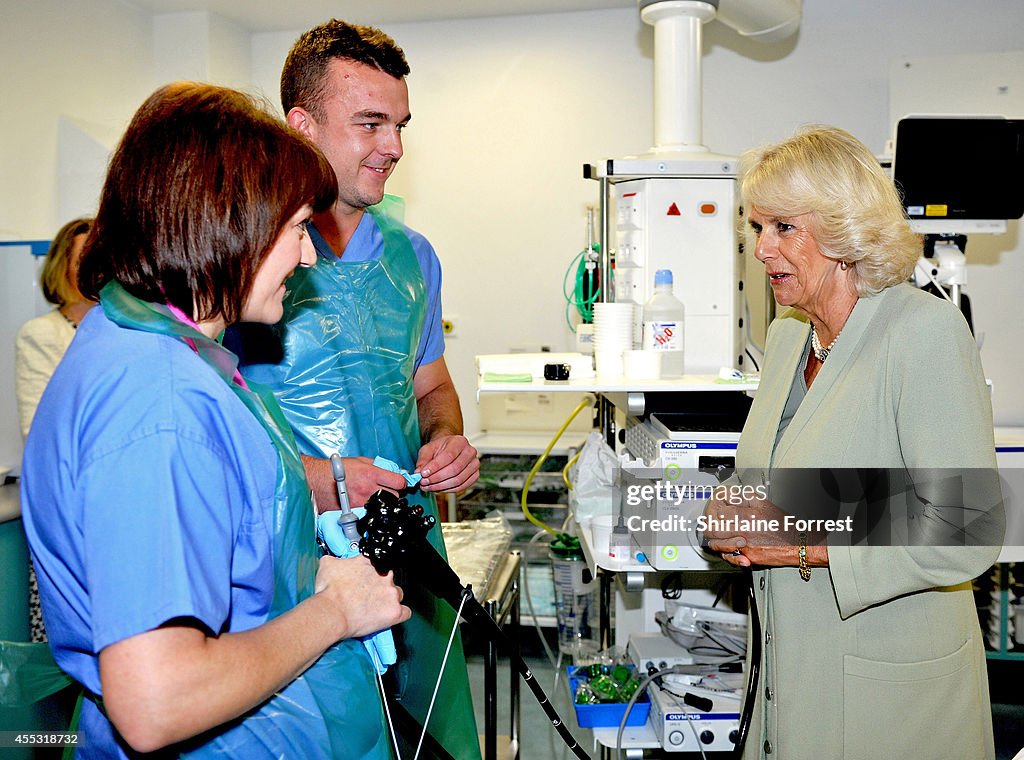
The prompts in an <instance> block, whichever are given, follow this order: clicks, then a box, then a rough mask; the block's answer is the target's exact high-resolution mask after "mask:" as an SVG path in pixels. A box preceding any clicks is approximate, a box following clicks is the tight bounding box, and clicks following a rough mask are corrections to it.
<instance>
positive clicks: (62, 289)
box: [39, 217, 93, 306]
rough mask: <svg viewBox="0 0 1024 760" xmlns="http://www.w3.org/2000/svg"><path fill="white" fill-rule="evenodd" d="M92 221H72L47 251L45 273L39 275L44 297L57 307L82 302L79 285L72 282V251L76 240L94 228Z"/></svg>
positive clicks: (65, 226) (54, 239) (59, 233)
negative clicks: (70, 277) (70, 275)
mask: <svg viewBox="0 0 1024 760" xmlns="http://www.w3.org/2000/svg"><path fill="white" fill-rule="evenodd" d="M92 221H93V220H92V219H90V218H84V217H83V218H82V219H72V220H71V221H70V222H68V223H67V224H65V225H64V226H63V227H61V228H60V230H59V231H58V232H57V234H56V235H55V236H54V238H53V241H52V242H51V243H50V248H49V250H47V251H46V260H45V261H44V262H43V271H42V272H41V273H40V275H39V284H40V285H41V286H42V288H43V295H44V296H45V297H46V300H47V301H49V302H50V303H52V304H55V305H56V306H64V305H65V304H69V303H77V302H78V301H81V300H82V294H81V293H79V292H78V284H77V283H74V282H71V280H70V279H69V274H70V272H71V263H72V262H71V250H72V248H74V245H75V238H76V237H78V236H79V235H86V234H88V232H89V229H90V228H91V227H92Z"/></svg>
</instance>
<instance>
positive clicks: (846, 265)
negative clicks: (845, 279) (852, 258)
mask: <svg viewBox="0 0 1024 760" xmlns="http://www.w3.org/2000/svg"><path fill="white" fill-rule="evenodd" d="M839 268H840V269H842V270H843V271H844V272H845V271H846V270H847V269H849V268H850V264H849V263H848V262H846V261H840V262H839Z"/></svg>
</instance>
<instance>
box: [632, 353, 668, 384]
mask: <svg viewBox="0 0 1024 760" xmlns="http://www.w3.org/2000/svg"><path fill="white" fill-rule="evenodd" d="M661 356H662V353H661V351H623V352H622V375H623V377H627V378H629V379H630V380H658V379H659V378H660V377H661Z"/></svg>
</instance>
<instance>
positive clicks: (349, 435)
mask: <svg viewBox="0 0 1024 760" xmlns="http://www.w3.org/2000/svg"><path fill="white" fill-rule="evenodd" d="M368 212H369V213H371V214H372V215H373V221H374V222H376V224H377V226H378V228H379V229H380V231H381V233H382V235H383V237H384V252H383V255H381V256H380V257H378V258H376V259H373V260H369V261H355V262H352V261H346V260H345V259H344V258H341V259H338V258H337V257H332V258H331V259H326V258H325V257H323V256H318V257H317V262H316V265H315V266H313V267H311V268H309V269H299V270H297V271H296V272H295V274H294V275H292V277H291V278H290V279H289V280H288V285H287V287H288V292H287V294H286V296H285V319H284V320H282V322H281V323H279V324H278V325H277V326H276V327H275V328H274V330H273V334H274V336H276V339H277V340H279V341H280V344H281V345H280V349H279V351H278V349H277V347H273V349H272V350H271V351H270V353H275V352H277V353H279V355H280V356H281V357H282V358H281V360H280V361H279V362H275V363H260V364H254V365H251V366H243V368H242V372H243V374H244V375H245V377H246V378H247V379H248V378H252V379H254V380H256V381H257V382H261V383H264V384H266V385H268V386H270V387H272V388H273V390H274V392H275V395H276V396H277V400H278V402H279V403H280V405H281V408H282V410H283V411H284V415H285V417H286V418H287V420H288V422H289V423H290V424H291V426H292V429H293V431H294V433H295V438H296V441H297V443H298V446H299V449H300V451H301V452H302V453H303V454H307V455H309V456H320V457H329V456H330V455H331V454H333V453H334V452H339V453H340V454H341V455H342V456H367V457H370V458H373V457H375V456H382V457H385V458H387V459H390V460H392V461H393V462H395V463H396V464H398V465H400V466H401V467H403V468H405V469H406V470H408V471H410V472H412V471H413V469H414V468H415V466H416V458H417V455H418V452H419V448H420V430H419V418H418V416H417V409H416V402H415V394H414V392H413V383H412V378H413V374H414V371H415V359H416V351H417V348H418V345H419V336H420V334H421V333H422V331H423V324H424V320H425V318H426V305H425V304H426V284H425V283H424V280H423V273H422V271H421V269H420V265H419V261H418V260H417V258H416V253H415V251H414V250H413V247H412V243H411V242H410V241H409V238H408V236H407V235H406V233H405V228H404V227H403V225H402V224H401V223H400V222H398V221H396V220H394V219H392V218H391V217H390V216H389V215H388V214H386V213H384V212H383V211H382V210H381V209H380V208H377V207H374V208H371V209H368ZM260 348H261V353H263V350H265V349H266V347H265V346H261V347H260ZM246 352H247V357H248V348H247V349H246ZM247 357H246V358H247ZM409 501H410V503H416V504H420V505H421V506H423V509H424V511H425V512H426V513H428V514H432V515H434V516H435V517H436V516H437V506H436V504H435V503H434V499H433V497H432V496H431V495H429V494H424V493H421V492H416V493H414V494H411V495H410V496H409ZM429 538H430V541H431V543H432V545H433V546H434V548H436V549H437V550H438V551H439V552H440V553H441V555H442V556H445V557H446V556H447V555H446V553H445V550H444V541H443V539H442V537H441V531H440V528H436V529H435V530H433V531H431V535H430V536H429ZM399 580H400V581H401V579H399ZM404 590H405V593H406V597H405V603H406V604H408V605H409V606H410V608H411V609H412V610H413V616H412V618H411V619H410V620H409V621H408V622H406V623H403V624H402V625H400V626H397V627H395V628H394V629H393V631H394V634H395V643H396V646H397V648H398V664H397V666H396V667H395V668H394V670H395V671H396V675H397V691H396V697H397V698H398V700H399V702H400V703H401V704H402V705H403V706H404V707H405V708H406V709H407V710H408V711H409V713H410V714H411V715H412V716H413V717H414V718H415V719H416V720H417V721H419V722H420V723H422V722H423V720H424V718H425V716H426V712H427V708H428V705H429V703H430V697H431V694H432V692H433V688H434V684H435V683H436V681H437V676H438V671H439V669H440V665H441V660H442V658H443V655H444V650H445V646H446V645H447V642H448V635H449V633H450V632H451V628H452V626H453V625H454V624H455V615H454V612H453V611H452V609H451V608H450V607H449V606H448V605H447V604H446V603H445V602H442V601H440V600H437V599H436V598H434V597H433V595H431V594H429V593H427V592H425V591H422V590H420V589H417V588H416V586H415V584H406V586H405V588H404ZM429 729H430V733H431V735H432V736H433V737H434V738H435V739H437V741H438V742H439V743H440V744H441V745H442V746H443V747H444V748H445V749H446V750H447V751H448V752H449V753H450V754H451V755H452V756H454V757H456V758H458V760H463V759H464V758H473V757H479V751H480V750H479V742H478V739H477V733H476V722H475V718H474V716H473V703H472V696H471V693H470V690H469V680H468V677H467V675H466V670H465V657H464V655H463V652H462V642H461V639H460V638H459V637H458V636H457V637H456V640H455V644H454V646H453V648H452V652H451V654H450V655H449V658H448V664H447V666H446V668H445V674H444V678H443V680H442V682H441V687H440V689H439V691H438V696H437V700H436V706H435V711H434V713H433V714H432V716H431V720H430V726H429Z"/></svg>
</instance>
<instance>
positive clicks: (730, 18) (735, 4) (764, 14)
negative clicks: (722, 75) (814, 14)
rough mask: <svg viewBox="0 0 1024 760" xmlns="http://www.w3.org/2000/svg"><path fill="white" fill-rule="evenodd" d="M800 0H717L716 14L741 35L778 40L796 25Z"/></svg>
mask: <svg viewBox="0 0 1024 760" xmlns="http://www.w3.org/2000/svg"><path fill="white" fill-rule="evenodd" d="M802 9H803V2H802V0H720V2H719V3H718V15H717V16H716V18H717V19H718V20H719V21H721V22H722V23H723V24H725V25H726V26H727V27H729V28H730V29H734V30H736V32H737V33H738V34H740V35H742V36H743V37H747V38H749V39H752V40H757V41H758V42H780V41H782V40H784V39H786V38H787V37H789V36H790V35H792V34H793V33H795V32H796V30H797V29H798V28H799V27H800V16H801V13H802Z"/></svg>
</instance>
